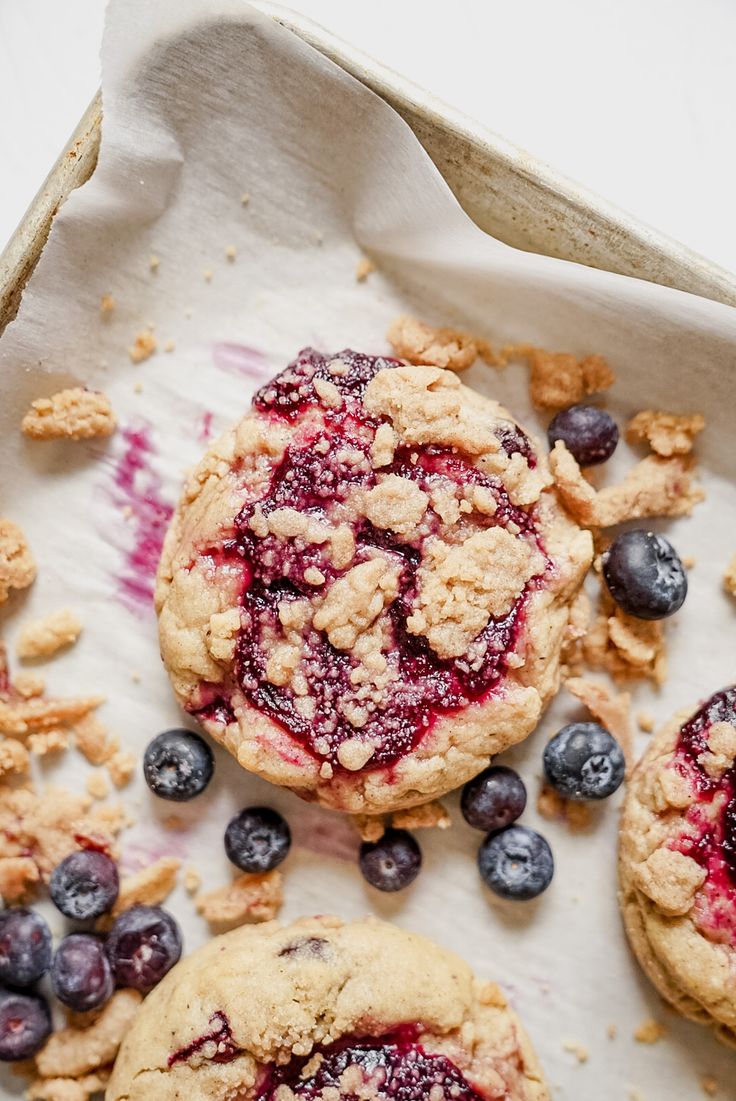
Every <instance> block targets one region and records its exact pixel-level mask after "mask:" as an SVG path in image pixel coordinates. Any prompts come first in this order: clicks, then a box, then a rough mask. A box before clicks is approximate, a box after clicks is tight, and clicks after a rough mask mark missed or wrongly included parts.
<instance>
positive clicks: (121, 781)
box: [107, 750, 135, 788]
mask: <svg viewBox="0 0 736 1101" xmlns="http://www.w3.org/2000/svg"><path fill="white" fill-rule="evenodd" d="M107 771H108V773H109V775H110V779H111V780H112V782H113V784H114V785H115V787H116V788H124V787H125V785H126V784H129V783H130V781H131V779H132V777H133V773H134V772H135V757H134V756H133V754H132V753H124V752H122V751H120V750H118V752H117V753H113V755H112V757H111V758H110V760H109V761H108V762H107Z"/></svg>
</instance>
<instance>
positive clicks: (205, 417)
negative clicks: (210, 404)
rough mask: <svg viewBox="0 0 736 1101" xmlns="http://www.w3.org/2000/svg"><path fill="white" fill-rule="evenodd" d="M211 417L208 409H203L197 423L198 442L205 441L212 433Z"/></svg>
mask: <svg viewBox="0 0 736 1101" xmlns="http://www.w3.org/2000/svg"><path fill="white" fill-rule="evenodd" d="M212 417H213V414H212V413H211V412H210V411H209V409H205V411H204V412H203V413H202V415H201V416H200V418H199V421H198V424H197V439H198V440H199V442H200V443H207V442H208V441H209V439H210V437H211V435H212Z"/></svg>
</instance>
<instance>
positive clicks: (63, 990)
mask: <svg viewBox="0 0 736 1101" xmlns="http://www.w3.org/2000/svg"><path fill="white" fill-rule="evenodd" d="M51 984H52V986H53V988H54V994H56V997H57V998H58V999H59V1001H60V1002H63V1004H64V1005H66V1006H68V1007H69V1008H70V1009H74V1010H76V1012H77V1013H85V1012H86V1011H87V1010H88V1009H97V1008H98V1006H101V1005H104V1003H105V1002H106V1001H109V999H110V998H111V997H112V992H113V990H114V989H115V982H114V980H113V977H112V968H111V967H110V961H109V960H108V958H107V956H106V954H105V946H104V944H103V943H102V941H101V940H99V939H98V938H97V937H91V936H89V935H88V934H87V933H72V934H71V935H70V936H68V937H65V938H64V940H63V941H62V942H61V944H60V945H59V947H58V948H57V949H56V955H55V956H54V962H53V965H52V967H51Z"/></svg>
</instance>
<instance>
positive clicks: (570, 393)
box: [501, 344, 615, 410]
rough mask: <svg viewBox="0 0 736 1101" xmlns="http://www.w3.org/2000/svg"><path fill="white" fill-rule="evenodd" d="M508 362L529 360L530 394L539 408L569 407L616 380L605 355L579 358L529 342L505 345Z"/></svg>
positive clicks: (503, 356)
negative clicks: (538, 346)
mask: <svg viewBox="0 0 736 1101" xmlns="http://www.w3.org/2000/svg"><path fill="white" fill-rule="evenodd" d="M501 357H502V360H503V361H504V362H507V361H508V360H513V359H521V360H525V361H526V364H527V366H528V368H529V394H530V396H531V399H532V402H533V404H534V405H535V406H536V407H537V408H538V409H549V410H557V409H567V407H568V406H570V405H576V404H577V403H578V402H580V401H582V400H583V398H585V397H588V396H589V395H590V394H596V393H599V392H600V391H601V390H607V389H608V388H609V386H612V385H613V383H614V381H615V376H614V374H613V371H612V370H611V368H610V367H609V366H608V364H607V363H606V361H605V359H603V357H602V356H598V355H591V356H585V357H584V358H583V359H577V358H576V357H575V356H573V355H570V354H569V353H568V352H547V351H545V350H544V349H543V348H534V347H532V346H531V345H529V344H508V345H506V346H505V347H504V348H502V349H501Z"/></svg>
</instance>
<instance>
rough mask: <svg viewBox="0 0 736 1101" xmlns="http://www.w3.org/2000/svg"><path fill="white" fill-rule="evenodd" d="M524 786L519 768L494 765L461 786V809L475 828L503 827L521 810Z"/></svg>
mask: <svg viewBox="0 0 736 1101" xmlns="http://www.w3.org/2000/svg"><path fill="white" fill-rule="evenodd" d="M525 806H526V788H525V787H524V781H523V780H522V778H521V776H519V774H518V772H514V770H513V769H512V768H504V767H503V765H493V766H492V767H491V768H487V769H485V771H483V772H481V773H480V775H479V776H476V777H475V779H473V780H471V781H470V783H468V784H466V785H465V787H464V788H463V794H462V798H461V800H460V809H461V811H462V812H463V818H464V819H465V821H466V822H467V823H468V825H469V826H473V828H474V829H476V830H485V831H486V832H488V831H489V830H502V829H504V828H505V827H506V826H510V825H511V823H512V822H515V821H516V819H517V818H518V817H519V815H521V814H522V813H523V811H524V807H525Z"/></svg>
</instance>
